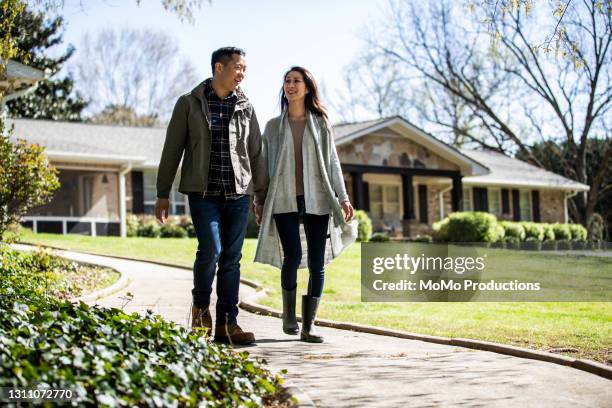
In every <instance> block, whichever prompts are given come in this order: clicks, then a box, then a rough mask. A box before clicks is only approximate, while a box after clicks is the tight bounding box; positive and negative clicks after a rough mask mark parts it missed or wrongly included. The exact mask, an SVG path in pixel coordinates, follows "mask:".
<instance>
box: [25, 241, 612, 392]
mask: <svg viewBox="0 0 612 408" xmlns="http://www.w3.org/2000/svg"><path fill="white" fill-rule="evenodd" d="M20 244H22V245H28V246H34V247H44V248H51V249H56V250H59V251H71V252H80V251H72V250H69V249H65V248H58V247H53V246H47V245H36V244H29V243H20ZM81 253H84V254H89V255H97V256H106V257H109V258H116V259H123V260H127V261H137V262H148V263H152V264H156V265H161V266H168V267H172V268H178V269H187V270H191V268H188V267H185V266H182V265H175V264H170V263H165V262H156V261H147V260H142V259H134V258H128V257H121V256H113V255H104V254H95V253H91V252H81ZM240 282H241V283H242V284H244V285H247V286H250V287H252V288H254V289H256V292H255V294H254V295H253V296H251V297H250V298H249V299H241V300H240V305H239V306H240V307H241V308H242V309H244V310H246V311H248V312H251V313H256V314H260V315H264V316H272V317H278V318H280V317H281V316H282V312H281V311H279V310H276V309H272V308H269V307H267V306H263V305H260V304H258V303H255V302H256V300H257V299H259V298H260V297H263V296H264V295H265V293H266V290H265V288H264V287H262V286H261V285H259V284H258V283H256V282H253V281H251V280H248V279H244V278H240ZM297 319H298V321H300V322H301V321H302V319H301V317H300V316H298V317H297ZM315 324H316V325H317V326H322V327H330V328H333V329H339V330H348V331H356V332H361V333H369V334H377V335H380V336H389V337H398V338H402V339H409V340H420V341H425V342H428V343H438V344H445V345H451V346H457V347H465V348H470V349H475V350H483V351H490V352H493V353H498V354H506V355H509V356H513V357H520V358H527V359H531V360H540V361H545V362H549V363H554V364H559V365H564V366H568V367H573V368H575V369H578V370H582V371H586V372H589V373H592V374H595V375H598V376H600V377H603V378H607V379H609V380H612V367H609V366H607V365H605V364H602V363H598V362H596V361H591V360H584V359H577V358H572V357H566V356H562V355H558V354H553V353H549V352H546V351H538V350H530V349H526V348H522V347H515V346H509V345H505V344H499V343H493V342H490V341H484V340H472V339H463V338H449V337H440V336H429V335H426V334H418V333H411V332H406V331H402V330H393V329H385V328H382V327H376V326H367V325H363V324H357V323H346V322H337V321H334V320H327V319H317V320H316V321H315Z"/></svg>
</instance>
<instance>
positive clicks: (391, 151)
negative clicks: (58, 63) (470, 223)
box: [11, 117, 589, 236]
mask: <svg viewBox="0 0 612 408" xmlns="http://www.w3.org/2000/svg"><path fill="white" fill-rule="evenodd" d="M11 122H12V123H13V124H14V125H15V133H14V134H15V137H19V138H25V139H26V140H28V142H30V143H38V144H40V145H42V146H45V147H46V151H47V154H48V156H49V159H50V160H51V162H52V163H53V164H54V165H55V167H56V168H58V169H59V171H60V175H59V177H60V181H61V184H62V186H61V188H60V189H59V190H58V192H57V193H56V195H55V198H54V199H53V201H52V202H51V203H49V204H47V205H45V206H43V207H40V208H37V209H35V210H34V211H32V212H31V213H30V214H28V216H27V217H26V218H25V219H24V224H25V225H27V226H30V227H32V228H33V229H34V230H35V231H37V232H56V233H82V234H91V235H124V234H125V218H126V214H127V213H135V214H143V213H145V214H151V213H152V212H153V206H154V204H155V195H156V189H155V178H156V169H157V166H158V161H159V158H160V156H161V149H162V147H163V142H164V137H165V129H164V128H137V127H122V126H105V125H92V124H84V123H68V122H54V121H39V120H29V119H28V120H26V119H16V120H12V121H11ZM334 133H335V139H336V146H337V149H338V155H339V157H340V161H341V163H342V168H343V171H344V176H345V181H346V185H347V190H348V192H349V195H350V197H351V201H352V202H353V205H354V206H355V207H356V208H357V209H363V210H365V211H367V212H368V213H369V214H370V216H371V218H372V221H373V224H374V229H375V230H377V231H388V232H390V233H391V234H394V235H403V236H409V235H410V236H414V235H416V234H421V233H428V232H430V231H431V226H432V224H433V223H434V222H435V221H438V220H440V219H442V218H444V217H445V216H446V215H448V214H449V213H450V212H452V211H458V210H461V209H465V210H480V211H488V212H490V213H493V214H495V215H496V216H497V217H498V218H502V219H511V220H534V221H542V222H566V221H567V219H568V215H567V199H568V198H569V197H571V196H572V195H575V194H577V193H579V192H584V191H588V189H589V187H588V186H587V185H584V184H581V183H578V182H575V181H573V180H569V179H567V178H565V177H562V176H560V175H558V174H555V173H551V172H549V171H546V170H542V169H540V168H537V167H534V166H532V165H529V164H527V163H524V162H522V161H519V160H517V159H513V158H510V157H508V156H505V155H502V154H499V153H495V152H485V151H475V150H466V149H456V148H454V147H452V146H450V145H448V144H445V143H443V142H441V141H440V140H438V139H436V138H435V137H433V136H431V135H429V134H427V133H425V132H424V131H422V130H421V129H419V128H417V127H416V126H414V125H412V124H411V123H409V122H408V121H406V120H405V119H403V118H401V117H391V118H383V119H378V120H374V121H366V122H359V123H352V124H340V125H336V126H334ZM177 186H178V182H175V183H174V187H173V190H172V192H171V196H170V200H171V214H189V208H188V204H187V200H186V197H185V196H184V195H182V194H180V193H179V192H178V191H177Z"/></svg>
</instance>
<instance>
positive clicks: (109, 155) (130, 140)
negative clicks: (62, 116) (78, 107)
mask: <svg viewBox="0 0 612 408" xmlns="http://www.w3.org/2000/svg"><path fill="white" fill-rule="evenodd" d="M9 124H14V125H15V131H14V132H13V137H14V138H22V139H26V140H27V141H28V142H29V143H36V144H39V145H41V146H44V147H45V150H46V153H47V155H48V156H49V158H50V159H51V160H57V161H67V162H95V163H116V164H120V163H133V164H140V165H143V166H148V165H150V166H156V165H157V162H158V161H159V157H160V156H161V150H162V147H163V140H164V136H165V134H166V132H165V129H163V128H140V127H126V126H107V125H94V124H87V123H77V122H60V121H52V120H34V119H14V120H9Z"/></svg>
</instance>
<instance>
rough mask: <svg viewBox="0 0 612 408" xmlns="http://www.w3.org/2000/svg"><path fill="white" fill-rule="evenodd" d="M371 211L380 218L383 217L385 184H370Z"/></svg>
mask: <svg viewBox="0 0 612 408" xmlns="http://www.w3.org/2000/svg"><path fill="white" fill-rule="evenodd" d="M370 213H371V214H372V216H373V217H376V218H377V219H379V220H380V219H381V218H382V217H383V186H382V185H380V184H370Z"/></svg>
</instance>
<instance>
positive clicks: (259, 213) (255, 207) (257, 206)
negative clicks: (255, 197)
mask: <svg viewBox="0 0 612 408" xmlns="http://www.w3.org/2000/svg"><path fill="white" fill-rule="evenodd" d="M263 207H264V206H263V204H259V203H258V202H256V201H253V212H254V213H255V222H256V223H257V225H259V226H261V216H262V214H263Z"/></svg>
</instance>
